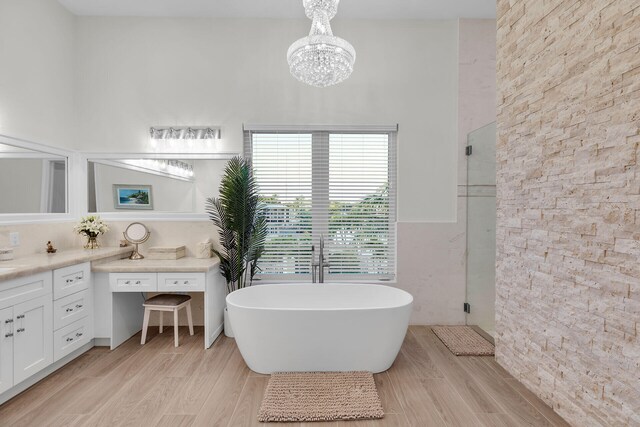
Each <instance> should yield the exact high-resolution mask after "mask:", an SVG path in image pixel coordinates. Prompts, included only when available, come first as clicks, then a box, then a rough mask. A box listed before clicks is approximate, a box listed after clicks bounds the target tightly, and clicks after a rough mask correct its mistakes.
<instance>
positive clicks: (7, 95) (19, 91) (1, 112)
mask: <svg viewBox="0 0 640 427" xmlns="http://www.w3.org/2000/svg"><path fill="white" fill-rule="evenodd" d="M74 23H75V17H74V16H73V15H72V14H71V13H69V12H68V11H67V10H66V9H65V8H63V7H62V6H61V5H60V4H59V3H58V2H57V1H53V0H0V134H3V135H10V136H13V137H17V138H23V139H27V140H31V141H35V142H40V143H44V144H50V145H55V146H58V147H67V148H69V147H72V146H73V145H74V142H75V141H74V129H75V128H74V126H75V123H76V122H75V104H74V93H75V90H74V83H75V74H74V72H75V37H74V36H75V25H74Z"/></svg>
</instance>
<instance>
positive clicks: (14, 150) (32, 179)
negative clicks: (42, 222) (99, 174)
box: [0, 137, 69, 215]
mask: <svg viewBox="0 0 640 427" xmlns="http://www.w3.org/2000/svg"><path fill="white" fill-rule="evenodd" d="M56 151H57V150H56ZM67 160H68V158H67V156H65V155H62V154H56V153H54V150H53V149H52V151H51V152H49V151H47V148H46V147H44V146H40V145H37V144H32V143H27V142H22V141H20V140H14V139H12V138H7V137H0V214H14V215H16V214H64V213H67V212H68V205H69V203H68V190H67V188H68V186H67V181H68V180H67V176H68V161H67Z"/></svg>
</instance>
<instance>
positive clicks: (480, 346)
mask: <svg viewBox="0 0 640 427" xmlns="http://www.w3.org/2000/svg"><path fill="white" fill-rule="evenodd" d="M431 330H432V331H433V332H434V333H435V334H436V336H437V337H438V338H440V341H442V342H443V343H444V345H446V346H447V348H448V349H449V350H451V352H452V353H453V354H455V355H456V356H493V354H494V352H495V347H494V346H493V344H491V343H490V342H489V341H487V340H486V339H484V338H483V337H482V335H480V334H479V333H477V332H476V331H474V330H473V328H471V327H469V326H433V327H432V328H431Z"/></svg>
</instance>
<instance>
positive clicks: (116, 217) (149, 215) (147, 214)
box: [78, 152, 240, 222]
mask: <svg viewBox="0 0 640 427" xmlns="http://www.w3.org/2000/svg"><path fill="white" fill-rule="evenodd" d="M238 155H240V153H97V152H96V153H82V155H81V160H80V169H81V175H82V177H83V179H82V180H80V182H79V185H81V186H82V188H81V190H80V192H79V193H78V194H79V197H78V203H79V205H80V206H82V210H83V212H87V210H88V203H89V200H88V194H89V192H88V190H89V188H88V182H87V181H88V180H87V177H88V162H90V161H100V160H129V159H132V158H135V159H163V160H231V159H232V158H233V157H235V156H238ZM94 214H95V215H100V217H101V218H102V219H104V220H109V221H137V222H140V221H163V220H164V221H209V217H208V216H207V214H205V213H180V212H153V211H127V212H95V213H94Z"/></svg>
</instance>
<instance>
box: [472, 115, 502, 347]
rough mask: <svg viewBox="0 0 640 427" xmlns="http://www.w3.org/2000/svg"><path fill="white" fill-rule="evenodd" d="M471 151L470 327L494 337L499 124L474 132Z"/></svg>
mask: <svg viewBox="0 0 640 427" xmlns="http://www.w3.org/2000/svg"><path fill="white" fill-rule="evenodd" d="M467 141H468V144H467V145H468V146H469V147H470V148H467V155H468V157H467V193H466V194H467V197H466V200H467V289H466V292H467V303H468V307H467V314H466V322H467V325H478V326H479V327H480V328H482V329H483V330H484V331H485V332H488V333H489V334H491V335H493V331H494V321H495V283H496V281H495V279H496V275H495V264H496V124H495V122H494V123H490V124H488V125H486V126H483V127H481V128H480V129H476V130H475V131H473V132H471V133H470V134H469V135H468V137H467Z"/></svg>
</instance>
